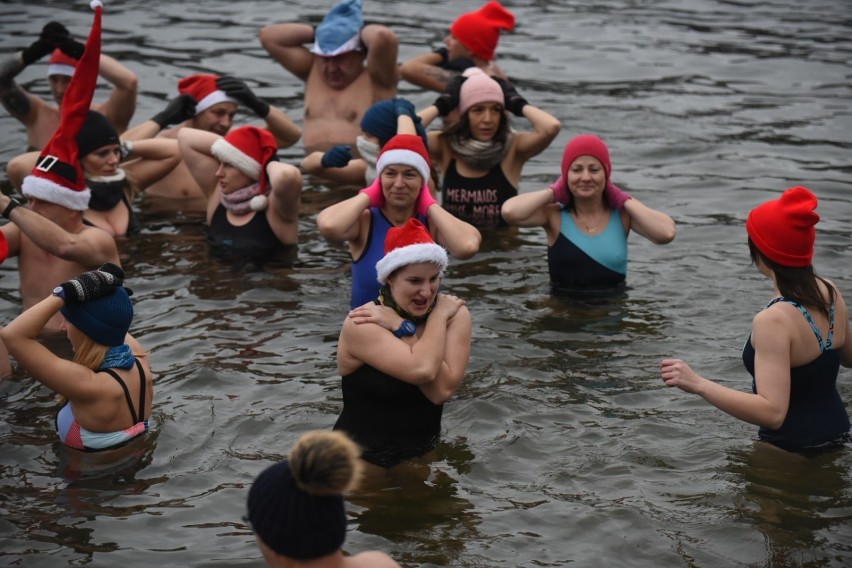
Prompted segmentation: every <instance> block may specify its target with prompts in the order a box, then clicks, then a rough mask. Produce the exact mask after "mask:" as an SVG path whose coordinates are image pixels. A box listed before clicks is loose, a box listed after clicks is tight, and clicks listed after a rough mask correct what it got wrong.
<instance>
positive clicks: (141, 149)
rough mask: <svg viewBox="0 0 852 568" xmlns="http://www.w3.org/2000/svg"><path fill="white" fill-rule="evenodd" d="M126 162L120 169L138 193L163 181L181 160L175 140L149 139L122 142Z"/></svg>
mask: <svg viewBox="0 0 852 568" xmlns="http://www.w3.org/2000/svg"><path fill="white" fill-rule="evenodd" d="M122 147H123V148H124V150H125V152H126V158H127V159H128V161H127V162H124V163H122V164H121V167H122V168H123V169H124V171H125V172H127V176H128V177H129V178H130V180H131V181H132V182H133V184H134V185H135V186H136V188H137V189H138V190H139V191H145V189H147V188H148V187H150V186H151V185H153V184H155V183H157V182H158V181H160V180H161V179H163V178H164V177H165V176H166V175H168V173H169V172H171V171H172V170H173V169H174V168H175V167H176V166H177V165H178V164H179V163H180V160H181V154H180V148H178V142H177V140H171V139H166V138H151V139H148V140H139V141H137V142H130V143H128V142H124V143H123V144H122Z"/></svg>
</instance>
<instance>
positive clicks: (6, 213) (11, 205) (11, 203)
mask: <svg viewBox="0 0 852 568" xmlns="http://www.w3.org/2000/svg"><path fill="white" fill-rule="evenodd" d="M21 205H23V203H21V202H20V201H18V200H17V199H15V198H14V197H12V196H11V195H10V196H9V205H7V206H6V209H4V210H3V213H0V214H2V215H3V216H4V217H5V218H7V219H8V218H9V214H10V213H12V209H14V208H15V207H20V206H21Z"/></svg>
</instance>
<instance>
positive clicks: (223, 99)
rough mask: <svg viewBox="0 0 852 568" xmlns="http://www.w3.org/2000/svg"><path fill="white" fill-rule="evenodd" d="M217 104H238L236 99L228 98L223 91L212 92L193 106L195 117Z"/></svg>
mask: <svg viewBox="0 0 852 568" xmlns="http://www.w3.org/2000/svg"><path fill="white" fill-rule="evenodd" d="M219 103H236V104H240V103H239V101H237V100H236V99H232V98H231V97H229V96H228V95H227V93H225V91H213V92H212V93H210V94H209V95H207V96H206V97H204V98H203V99H201V100H200V101H198V102H197V103H196V104H195V116H198V115H199V114H201V113H202V112H204V111H205V110H207V109H208V108H210V107H212V106H213V105H215V104H219Z"/></svg>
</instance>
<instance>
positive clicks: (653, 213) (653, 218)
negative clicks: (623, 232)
mask: <svg viewBox="0 0 852 568" xmlns="http://www.w3.org/2000/svg"><path fill="white" fill-rule="evenodd" d="M624 210H625V211H626V212H627V214H628V215H630V228H631V229H633V230H634V231H636V232H637V233H639V234H640V235H642V236H643V237H645V238H646V239H648V240H649V241H651V242H653V243H656V244H658V245H664V244H666V243H670V242H672V241H673V240H674V238H675V234H676V232H677V231H676V229H675V222H674V220H673V219H672V218H671V217H669V216H668V215H666V214H665V213H663V212H662V211H657V210H656V209H651V208H650V207H648V206H647V205H645V204H644V203H642V202H641V201H639V200H638V199H636V198H635V197H634V198H633V199H628V200H627V201H625V203H624Z"/></svg>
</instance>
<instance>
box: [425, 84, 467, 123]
mask: <svg viewBox="0 0 852 568" xmlns="http://www.w3.org/2000/svg"><path fill="white" fill-rule="evenodd" d="M466 79H467V77H465V76H464V75H457V76H455V77H453V78H452V79H450V82H449V83H448V84H447V87H446V88H445V89H444V92H442V93H441V94H440V96H438V98H437V99H435V102H434V103H432V104H433V105H435V106H436V107H437V108H438V115H439V116H447V115H448V114H450V113H451V112H453V109H455V108H456V107H458V106H459V93H461V86H462V83H464V82H465V80H466Z"/></svg>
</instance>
